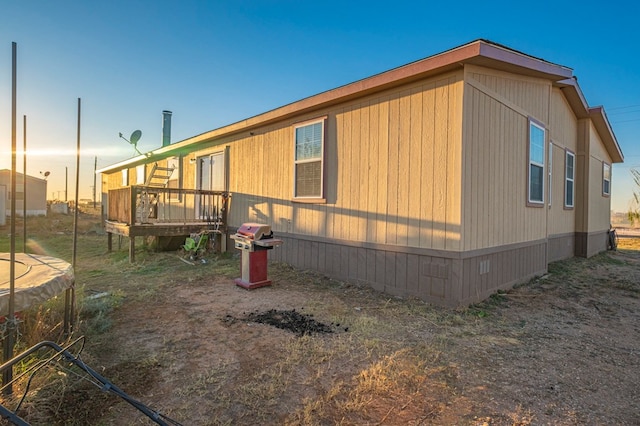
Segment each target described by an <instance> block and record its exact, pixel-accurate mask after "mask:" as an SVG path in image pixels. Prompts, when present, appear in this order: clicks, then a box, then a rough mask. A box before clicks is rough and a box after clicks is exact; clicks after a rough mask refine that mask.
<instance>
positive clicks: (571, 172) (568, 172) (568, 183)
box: [564, 151, 576, 209]
mask: <svg viewBox="0 0 640 426" xmlns="http://www.w3.org/2000/svg"><path fill="white" fill-rule="evenodd" d="M575 164H576V155H575V154H574V153H573V152H571V151H566V153H565V163H564V171H565V173H564V176H565V178H564V206H565V207H566V208H569V209H571V208H573V200H574V196H575V195H574V194H575V173H576V172H575Z"/></svg>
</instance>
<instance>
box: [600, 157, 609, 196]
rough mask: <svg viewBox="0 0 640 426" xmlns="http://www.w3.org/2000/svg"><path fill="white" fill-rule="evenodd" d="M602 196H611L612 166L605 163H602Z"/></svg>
mask: <svg viewBox="0 0 640 426" xmlns="http://www.w3.org/2000/svg"><path fill="white" fill-rule="evenodd" d="M606 171H608V172H609V173H608V175H609V177H608V178H607V173H605V172H606ZM605 184H608V185H605ZM605 189H606V190H605ZM602 196H603V197H610V196H611V164H609V163H607V162H605V161H603V162H602Z"/></svg>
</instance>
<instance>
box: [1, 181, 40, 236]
mask: <svg viewBox="0 0 640 426" xmlns="http://www.w3.org/2000/svg"><path fill="white" fill-rule="evenodd" d="M25 179H26V183H27V185H26V188H27V202H26V207H27V209H26V213H27V216H45V215H46V214H47V181H46V180H45V179H40V178H37V177H33V176H29V175H24V174H22V173H18V172H16V194H15V195H16V216H22V215H23V214H24V205H25V204H24V195H25V194H24V188H25V185H24V182H25ZM0 198H1V199H0V213H1V214H2V216H3V217H2V219H0V224H2V223H4V217H5V215H6V216H11V170H8V169H3V170H0Z"/></svg>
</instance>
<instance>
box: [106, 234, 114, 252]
mask: <svg viewBox="0 0 640 426" xmlns="http://www.w3.org/2000/svg"><path fill="white" fill-rule="evenodd" d="M112 250H113V234H112V233H111V232H107V251H108V252H109V253H111V251H112Z"/></svg>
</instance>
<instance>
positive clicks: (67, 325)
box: [64, 98, 82, 336]
mask: <svg viewBox="0 0 640 426" xmlns="http://www.w3.org/2000/svg"><path fill="white" fill-rule="evenodd" d="M81 102H82V101H81V99H80V98H78V133H77V135H78V137H77V144H76V199H75V202H74V206H73V250H72V254H71V266H72V267H73V270H74V272H75V270H76V252H77V248H78V199H79V198H80V117H81V110H82V108H81V105H82V104H81ZM75 304H76V292H75V283H74V284H73V285H71V287H70V288H68V289H67V291H66V292H65V309H64V316H65V318H64V332H65V334H66V335H67V336H69V335H70V334H71V332H72V331H73V325H74V324H73V323H74V316H75Z"/></svg>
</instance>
